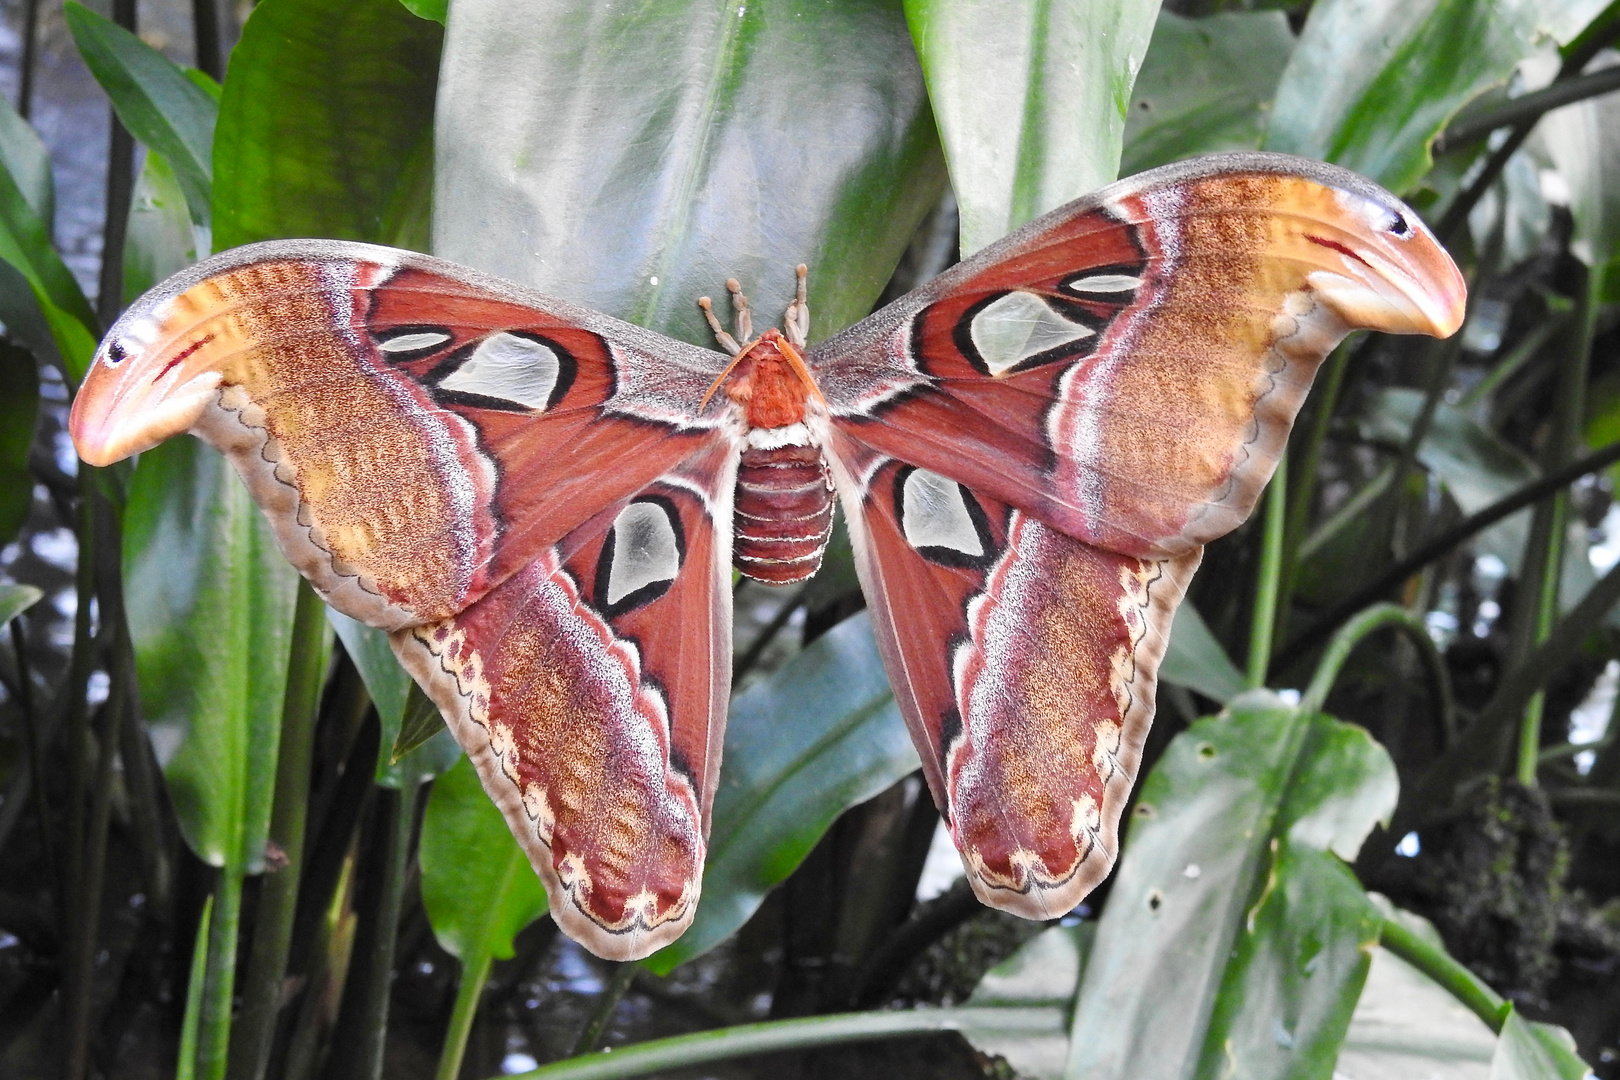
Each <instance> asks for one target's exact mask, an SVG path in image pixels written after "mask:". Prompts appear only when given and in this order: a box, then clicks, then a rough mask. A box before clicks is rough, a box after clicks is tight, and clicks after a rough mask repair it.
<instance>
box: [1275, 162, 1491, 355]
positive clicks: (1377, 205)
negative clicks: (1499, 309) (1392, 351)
mask: <svg viewBox="0 0 1620 1080" xmlns="http://www.w3.org/2000/svg"><path fill="white" fill-rule="evenodd" d="M1327 192H1328V193H1330V195H1331V197H1332V199H1333V201H1334V203H1336V204H1337V205H1336V207H1335V209H1337V210H1338V211H1339V213H1336V214H1332V215H1322V217H1321V218H1319V219H1318V221H1317V222H1314V223H1313V224H1317V225H1320V226H1323V227H1316V228H1307V229H1305V230H1304V231H1303V232H1302V233H1301V234H1300V237H1299V238H1300V239H1301V240H1303V241H1304V242H1305V243H1306V244H1309V245H1310V247H1311V248H1312V249H1313V250H1312V251H1311V252H1310V255H1313V256H1315V259H1314V260H1313V261H1314V262H1316V263H1317V268H1316V269H1313V270H1312V271H1311V272H1310V273H1309V274H1308V280H1309V281H1310V284H1311V286H1312V289H1313V291H1314V292H1315V294H1316V295H1317V296H1318V297H1319V298H1320V299H1321V300H1323V301H1324V302H1325V303H1326V304H1327V305H1328V306H1329V307H1331V308H1333V309H1334V310H1335V311H1336V312H1338V314H1339V316H1340V317H1341V318H1342V319H1343V320H1344V322H1345V323H1346V324H1347V325H1349V326H1351V327H1364V328H1366V329H1371V330H1381V331H1383V332H1385V333H1391V334H1428V335H1430V336H1431V337H1438V338H1445V337H1450V336H1451V335H1452V334H1454V333H1456V332H1457V330H1458V329H1459V328H1460V327H1461V326H1462V322H1463V316H1464V313H1465V310H1466V306H1467V299H1468V288H1467V285H1466V284H1465V283H1464V281H1463V276H1462V273H1461V272H1460V271H1459V270H1458V269H1457V264H1456V263H1454V262H1453V261H1452V259H1451V256H1450V255H1449V254H1447V252H1446V249H1445V248H1444V247H1443V246H1441V244H1440V242H1439V241H1438V240H1437V239H1436V238H1435V236H1434V234H1433V233H1431V232H1430V231H1429V229H1428V227H1427V226H1425V225H1424V224H1423V222H1422V220H1421V219H1419V217H1418V216H1417V214H1416V213H1415V212H1413V211H1412V210H1411V209H1410V208H1408V207H1407V206H1405V205H1404V204H1403V203H1402V202H1401V201H1400V200H1399V199H1397V198H1395V197H1394V196H1393V195H1390V194H1389V193H1388V192H1386V191H1384V190H1383V189H1381V188H1377V187H1375V186H1374V185H1372V184H1366V185H1365V187H1358V190H1346V189H1345V188H1343V187H1339V186H1333V187H1330V188H1328V189H1327ZM1313 216H1314V215H1313Z"/></svg>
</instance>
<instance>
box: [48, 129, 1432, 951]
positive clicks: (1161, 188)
mask: <svg viewBox="0 0 1620 1080" xmlns="http://www.w3.org/2000/svg"><path fill="white" fill-rule="evenodd" d="M732 296H733V308H734V314H735V325H734V329H735V331H736V334H735V336H733V335H732V334H731V333H729V332H728V331H726V330H725V329H724V328H723V327H722V326H721V324H720V321H719V319H718V317H717V316H715V315H714V313H713V312H712V310H710V309H709V308H708V307H707V306H706V307H705V312H706V314H708V316H709V319H710V321H711V324H712V325H713V328H714V331H715V336H716V339H717V340H718V341H719V342H720V343H721V344H722V345H723V346H724V347H725V349H726V352H724V353H722V352H718V351H714V350H711V349H706V348H701V347H698V346H695V345H691V344H687V343H685V342H681V341H675V340H672V339H670V338H667V337H664V336H662V335H659V334H656V333H653V332H651V331H648V330H644V329H642V328H640V327H637V326H632V325H629V324H627V323H624V322H620V321H618V320H616V319H612V318H609V317H607V316H605V315H601V314H598V313H596V312H593V311H590V310H588V309H586V308H583V307H579V306H576V305H574V304H571V303H566V302H563V301H561V300H555V299H551V298H549V297H546V296H542V295H540V294H538V293H535V292H531V291H530V290H528V289H525V288H522V287H520V286H518V285H515V284H511V283H509V282H505V281H501V280H498V279H496V278H492V277H489V276H486V275H484V274H481V273H479V272H477V271H474V270H470V269H467V268H465V267H461V266H456V265H453V264H450V263H447V262H443V261H441V260H438V259H434V258H430V257H428V256H425V255H418V254H413V253H410V252H405V251H397V250H393V249H389V248H383V247H375V246H371V245H366V244H359V243H349V242H342V241H333V240H293V241H277V242H271V243H263V244H253V245H249V246H247V247H242V248H238V249H236V250H234V251H228V252H225V253H223V254H220V255H216V256H214V257H212V258H210V259H208V260H206V261H204V262H202V263H200V264H198V265H196V266H194V267H192V268H190V269H188V270H186V271H184V272H183V273H181V274H178V275H176V276H175V277H174V278H172V279H170V280H169V281H166V282H164V283H163V284H161V285H159V286H158V287H157V288H155V289H153V290H152V291H151V292H150V293H148V294H147V295H146V296H144V297H143V298H141V299H140V300H139V301H138V302H136V303H135V304H134V305H133V306H132V307H131V308H130V309H129V310H128V311H127V312H126V313H125V314H124V315H123V317H122V318H120V319H119V320H118V321H117V323H116V324H115V325H114V326H113V327H112V329H111V331H110V332H109V333H108V335H107V338H106V340H105V341H103V342H102V344H101V346H100V348H99V350H98V352H97V353H96V356H95V360H94V363H93V365H92V368H91V370H90V372H89V374H88V376H87V377H86V379H85V381H84V385H83V388H82V389H81V390H80V392H79V394H78V398H77V400H76V401H75V402H74V406H73V414H72V421H71V427H72V434H73V438H74V442H75V444H76V445H77V447H78V450H79V453H80V455H81V456H82V457H83V458H84V460H85V461H87V462H89V463H91V464H96V465H103V464H107V463H109V462H112V461H116V460H118V459H120V458H122V457H125V456H127V455H129V454H134V453H137V452H139V451H141V450H143V449H145V448H147V447H150V446H152V445H154V444H156V443H158V442H159V441H161V440H163V439H166V438H168V437H170V436H172V435H176V434H179V433H181V432H187V431H189V432H191V433H193V434H195V435H197V436H200V437H201V438H203V439H205V440H207V441H208V442H210V443H212V444H213V445H214V446H216V447H218V448H219V449H221V450H222V451H224V453H225V454H226V455H227V456H228V457H229V459H230V460H231V461H232V463H233V464H234V465H235V466H236V468H237V470H238V471H239V472H240V474H241V476H242V479H243V480H244V481H245V482H246V484H247V486H248V489H249V490H250V491H251V492H252V494H253V496H254V497H255V498H256V499H257V500H258V502H259V504H260V505H261V506H262V507H263V509H264V512H265V513H266V515H267V516H268V518H269V520H270V522H271V524H272V526H273V527H274V530H275V533H276V536H277V537H278V539H279V541H280V544H281V547H282V550H283V551H284V552H285V553H286V555H287V557H288V559H290V560H291V561H292V563H293V564H294V565H295V566H296V567H297V568H298V569H299V570H300V571H301V572H302V573H303V574H304V575H305V577H307V578H308V579H309V580H310V581H311V582H312V583H313V585H314V587H315V588H316V589H317V590H318V591H319V593H320V595H321V596H322V597H324V598H325V599H326V601H327V602H328V603H330V604H331V605H332V606H333V607H335V608H337V609H338V610H339V611H342V612H344V613H345V614H347V615H350V616H352V617H353V618H356V619H359V620H362V621H364V622H366V623H369V624H371V625H372V626H376V627H381V628H382V629H384V630H387V631H389V632H390V634H391V640H392V642H393V646H394V650H395V652H396V653H397V654H398V656H399V659H400V661H401V662H402V663H403V665H404V666H405V668H406V669H407V670H408V671H409V672H410V673H411V675H412V676H413V677H414V678H415V679H416V681H417V682H418V683H420V684H421V686H422V688H423V690H424V691H425V692H426V693H427V695H428V696H429V697H430V698H431V699H432V700H433V701H434V703H435V704H437V705H438V707H439V709H440V710H441V711H442V712H443V714H444V718H445V720H446V722H447V723H448V724H449V726H450V728H451V730H452V731H453V732H454V733H455V736H456V738H457V740H458V741H459V742H460V744H461V745H462V747H464V748H465V750H466V752H467V754H468V756H469V757H470V758H471V759H472V762H473V764H474V765H475V766H476V767H477V770H478V773H479V775H480V777H482V780H483V783H484V787H485V788H486V790H487V791H488V792H489V795H490V797H491V798H492V799H493V800H494V801H495V803H496V805H498V806H499V807H500V809H501V812H502V813H503V814H504V815H505V817H506V820H507V822H508V824H509V825H510V826H511V829H512V832H513V834H514V835H515V836H516V837H517V840H518V842H519V843H520V844H521V845H522V846H523V848H524V850H525V851H526V852H527V853H528V856H529V858H530V861H531V862H532V864H533V866H534V869H535V870H536V871H537V872H538V874H539V876H540V877H541V879H542V880H543V881H544V883H545V886H546V889H547V891H548V892H549V894H550V898H551V910H552V913H553V915H554V917H555V918H556V920H557V922H558V923H559V924H560V925H561V926H562V928H563V929H564V930H565V931H566V932H567V933H568V934H569V935H571V936H572V937H574V938H575V939H576V940H578V941H579V942H581V943H582V944H584V945H585V946H586V947H587V948H589V949H590V950H591V951H593V952H595V953H597V954H598V955H600V956H604V957H609V958H613V959H619V960H627V959H634V958H637V957H642V956H645V955H647V954H648V953H650V952H652V951H653V950H655V949H657V948H659V947H660V946H662V945H665V944H667V943H668V942H670V941H671V940H673V939H674V938H675V937H677V936H678V935H679V934H680V933H681V932H682V930H684V929H685V928H686V926H687V925H688V924H689V923H690V922H691V920H692V917H693V913H694V911H695V910H696V907H697V903H698V893H699V888H700V884H701V880H702V870H703V862H704V853H705V841H706V837H707V833H708V827H709V818H710V810H711V806H712V803H713V800H714V793H715V786H716V778H717V773H718V770H719V768H720V747H721V736H722V730H723V727H724V723H725V716H726V703H727V692H728V684H729V679H730V671H731V664H730V653H731V568H732V566H733V565H735V566H736V567H737V568H738V569H739V570H741V571H742V572H743V573H744V574H747V575H750V576H752V577H755V578H758V579H760V580H763V581H768V582H778V583H780V582H787V581H794V580H798V579H800V578H803V577H805V576H807V575H808V574H810V573H812V572H813V571H814V569H815V568H816V566H817V565H818V564H819V562H820V559H821V555H822V551H823V550H824V548H825V546H826V544H827V539H828V535H829V532H830V528H831V523H832V515H833V495H834V493H835V492H836V495H837V499H838V502H839V504H840V505H841V506H842V508H843V512H844V514H845V515H846V517H847V519H848V522H849V532H850V537H851V540H852V542H853V546H854V551H855V558H856V563H857V567H858V570H859V574H860V580H861V585H862V588H863V590H864V592H865V595H866V599H867V603H868V606H869V608H870V611H871V617H872V624H873V627H874V630H875V633H876V637H877V641H878V645H879V648H880V650H881V652H882V656H883V660H884V663H885V665H886V667H887V670H888V673H889V677H890V681H891V683H892V685H893V688H894V692H895V697H896V699H897V701H898V703H899V706H900V711H901V713H902V714H903V716H904V717H905V720H906V723H907V725H908V726H909V728H910V731H911V734H912V737H913V739H914V741H915V742H916V746H917V750H918V753H919V754H920V755H921V758H922V763H923V770H924V772H925V774H926V776H927V779H928V785H929V788H930V790H931V791H932V793H933V797H934V800H935V802H936V803H937V804H938V806H939V808H940V810H941V812H942V814H943V816H944V820H945V822H946V824H947V826H948V827H949V830H950V834H951V836H952V838H953V839H954V840H955V842H956V845H957V847H958V849H959V850H960V852H961V855H962V860H963V864H964V866H965V868H966V871H967V875H968V879H969V880H970V882H971V883H972V886H973V889H974V890H975V892H976V893H977V894H978V896H979V897H980V898H981V899H982V900H983V901H984V902H985V903H987V904H990V905H993V906H995V907H999V908H1003V909H1005V910H1008V911H1012V912H1015V913H1017V914H1019V915H1023V916H1026V917H1030V918H1050V917H1053V916H1055V915H1058V914H1060V913H1063V912H1065V911H1068V910H1069V909H1071V908H1072V907H1074V906H1075V904H1076V903H1078V902H1079V900H1080V899H1081V898H1082V897H1084V896H1085V895H1086V894H1087V893H1088V892H1089V891H1090V890H1091V889H1092V888H1093V887H1094V886H1095V885H1096V884H1097V883H1098V882H1099V881H1100V880H1102V878H1103V877H1104V876H1106V874H1107V873H1108V871H1109V869H1110V868H1111V867H1112V865H1113V863H1114V860H1115V857H1116V854H1117V852H1118V848H1119V822H1120V814H1121V810H1122V808H1123V807H1124V805H1125V802H1126V799H1127V797H1128V795H1129V792H1130V790H1131V786H1132V783H1133V781H1134V780H1135V777H1136V773H1137V770H1138V767H1139V763H1140V758H1141V752H1142V745H1143V741H1144V738H1145V737H1146V734H1147V731H1148V727H1149V724H1150V723H1151V721H1152V717H1153V710H1154V688H1155V683H1156V679H1157V674H1158V668H1159V663H1160V660H1161V658H1162V657H1163V655H1164V651H1165V646H1166V641H1167V638H1168V634H1169V630H1170V624H1171V618H1172V616H1173V615H1174V613H1175V610H1176V606H1177V604H1178V603H1180V601H1181V599H1182V596H1183V593H1184V591H1185V590H1186V588H1187V583H1188V580H1189V579H1190V578H1191V576H1192V574H1193V571H1194V570H1195V569H1196V568H1197V566H1198V562H1199V558H1200V556H1201V553H1202V551H1203V547H1204V545H1205V544H1207V543H1209V542H1210V541H1211V540H1214V539H1215V538H1216V537H1219V536H1221V535H1223V534H1224V533H1226V532H1228V531H1229V530H1231V529H1233V528H1234V527H1236V526H1237V525H1238V524H1239V523H1241V522H1242V521H1243V520H1244V519H1245V518H1246V517H1247V516H1248V514H1249V513H1250V511H1251V510H1252V509H1253V507H1254V505H1255V501H1256V499H1257V497H1258V494H1259V492H1260V491H1261V489H1262V488H1263V487H1264V486H1265V484H1266V482H1267V480H1268V479H1269V478H1270V476H1271V473H1272V470H1273V468H1274V467H1275V465H1276V462H1277V460H1278V457H1279V455H1280V454H1281V453H1282V451H1283V448H1284V443H1285V441H1286V438H1287V435H1288V431H1289V427H1290V425H1291V424H1292V422H1293V420H1294V417H1295V415H1296V413H1297V412H1298V410H1299V407H1300V403H1301V401H1302V400H1303V398H1304V396H1305V393H1306V390H1307V389H1308V388H1309V386H1310V383H1311V379H1312V377H1313V375H1314V374H1315V371H1316V369H1317V367H1318V365H1319V364H1320V363H1321V361H1322V359H1323V357H1324V356H1325V355H1326V354H1327V352H1328V351H1329V350H1330V349H1331V348H1332V347H1333V346H1334V345H1335V344H1336V343H1337V342H1338V341H1339V340H1340V339H1342V338H1343V337H1344V335H1345V334H1346V333H1347V332H1349V331H1350V330H1351V329H1353V328H1357V327H1365V328H1370V329H1376V330H1382V331H1386V332H1391V333H1423V334H1433V335H1437V336H1446V335H1449V334H1451V333H1453V332H1454V331H1455V330H1456V329H1457V327H1458V325H1459V324H1460V322H1461V320H1462V315H1463V306H1464V286H1463V282H1462V279H1461V277H1460V276H1459V274H1458V272H1457V269H1456V267H1455V266H1454V265H1453V264H1452V262H1451V260H1450V258H1449V257H1448V256H1447V255H1446V253H1445V251H1444V250H1443V249H1442V248H1441V247H1440V245H1439V244H1438V243H1437V242H1436V241H1435V239H1434V237H1433V236H1432V235H1431V234H1430V233H1429V232H1428V230H1427V229H1425V228H1424V226H1423V225H1422V223H1421V222H1420V221H1419V220H1418V218H1417V217H1416V215H1414V214H1413V213H1412V212H1411V211H1409V210H1408V209H1406V208H1405V207H1404V206H1402V205H1401V203H1400V202H1399V201H1397V200H1396V199H1395V198H1394V197H1393V196H1391V195H1390V194H1389V193H1387V192H1385V191H1383V190H1382V189H1380V188H1378V187H1376V186H1375V185H1373V184H1371V183H1369V182H1367V181H1366V180H1363V179H1361V178H1360V177H1357V176H1355V175H1354V174H1352V173H1349V172H1346V171H1345V170H1343V169H1339V168H1335V167H1333V166H1329V165H1323V164H1319V163H1315V162H1310V161H1305V160H1302V159H1298V158H1292V157H1285V156H1281V155H1275V154H1239V155H1224V156H1216V157H1207V158H1203V159H1199V160H1196V161H1192V162H1188V163H1184V164H1180V165H1173V166H1169V167H1167V168H1162V169H1157V170H1154V171H1152V172H1148V173H1144V174H1142V175H1140V176H1137V177H1134V178H1131V179H1128V180H1124V181H1121V182H1120V183H1117V184H1114V185H1111V186H1109V187H1107V188H1104V189H1103V190H1101V191H1098V192H1096V193H1095V194H1093V195H1090V196H1088V197H1085V198H1082V199H1080V200H1077V201H1075V202H1073V203H1070V204H1069V205H1067V206H1064V207H1062V208H1060V209H1057V210H1054V211H1053V212H1051V213H1049V214H1047V215H1046V216H1044V217H1042V218H1040V219H1038V220H1036V221H1033V222H1031V223H1030V224H1029V225H1026V226H1025V227H1023V228H1022V229H1019V230H1018V231H1017V232H1015V233H1013V234H1012V235H1010V236H1008V237H1006V238H1005V239H1003V240H1001V241H1000V242H999V243H996V244H993V245H991V246H990V247H988V248H986V249H984V250H983V251H981V252H979V253H978V254H976V255H974V256H972V257H971V258H969V259H966V260H965V261H963V262H961V263H960V264H958V265H957V266H955V267H953V268H952V269H950V270H948V271H947V272H945V273H944V274H941V275H940V276H939V277H937V278H935V279H934V280H933V281H931V282H929V283H928V284H926V285H924V286H923V287H922V288H920V289H918V290H916V291H915V292H912V293H910V294H909V295H906V296H903V297H901V298H900V299H899V300H896V301H895V302H894V303H892V304H889V305H888V306H886V307H884V308H883V309H882V310H880V311H878V312H876V313H875V314H873V315H871V316H870V317H869V318H867V319H865V320H864V321H862V322H860V323H858V324H857V325H855V326H852V327H850V328H849V329H847V330H844V331H843V332H842V333H839V334H837V335H835V336H833V337H831V338H830V339H828V340H826V341H823V342H821V343H819V344H817V345H815V346H813V347H812V346H809V345H808V344H807V342H808V337H809V327H810V308H809V304H808V297H807V295H806V289H805V281H804V278H803V276H802V271H801V277H800V287H799V293H798V297H797V299H796V300H795V301H794V302H793V303H792V305H791V306H790V307H789V309H788V311H787V313H786V318H785V320H784V327H783V329H782V330H780V331H779V330H776V329H770V330H766V331H765V332H764V333H763V334H762V335H761V336H759V337H757V338H755V337H752V335H751V326H750V321H751V320H750V315H749V313H748V311H747V307H746V302H745V301H744V300H743V299H742V294H741V290H740V289H739V288H733V289H732ZM705 303H706V302H705Z"/></svg>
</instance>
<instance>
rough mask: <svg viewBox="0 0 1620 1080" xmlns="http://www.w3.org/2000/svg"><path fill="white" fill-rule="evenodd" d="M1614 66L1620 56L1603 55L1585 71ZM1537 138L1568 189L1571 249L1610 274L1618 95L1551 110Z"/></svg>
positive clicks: (1618, 161) (1617, 231) (1618, 205)
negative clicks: (1572, 228) (1571, 232)
mask: <svg viewBox="0 0 1620 1080" xmlns="http://www.w3.org/2000/svg"><path fill="white" fill-rule="evenodd" d="M1614 64H1620V54H1617V53H1615V52H1614V51H1613V50H1607V51H1605V52H1603V53H1601V54H1600V55H1599V56H1598V58H1597V59H1596V60H1594V61H1593V62H1592V63H1591V64H1590V65H1588V66H1587V71H1597V70H1600V69H1603V68H1607V67H1611V66H1613V65H1614ZM1537 133H1538V134H1539V136H1540V139H1541V144H1542V146H1544V147H1545V148H1546V151H1547V153H1548V156H1550V157H1551V158H1552V161H1553V164H1554V165H1555V166H1556V167H1557V169H1558V172H1559V173H1560V174H1561V175H1562V176H1563V178H1564V182H1565V183H1566V184H1567V185H1568V186H1569V210H1570V214H1571V216H1573V217H1574V219H1575V234H1574V236H1573V237H1571V239H1570V250H1571V251H1572V252H1574V253H1575V255H1576V257H1577V258H1579V259H1580V260H1581V261H1582V262H1584V263H1586V265H1587V266H1590V267H1593V268H1594V270H1596V271H1599V272H1604V273H1613V269H1612V268H1610V265H1609V264H1611V263H1613V262H1614V261H1615V260H1616V259H1617V258H1620V94H1606V95H1604V96H1602V97H1596V98H1592V99H1590V100H1587V101H1582V102H1579V103H1577V104H1575V105H1566V106H1565V107H1564V108H1562V109H1555V110H1554V111H1553V112H1550V113H1548V114H1547V115H1546V116H1545V117H1544V118H1543V119H1542V121H1541V124H1540V125H1539V127H1538V129H1537Z"/></svg>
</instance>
